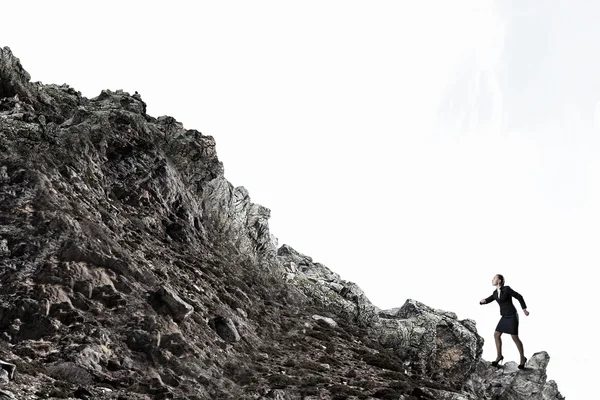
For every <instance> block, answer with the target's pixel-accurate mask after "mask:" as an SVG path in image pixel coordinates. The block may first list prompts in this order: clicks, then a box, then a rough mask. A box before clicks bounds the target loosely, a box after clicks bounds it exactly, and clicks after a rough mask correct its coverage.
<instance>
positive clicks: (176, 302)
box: [154, 286, 194, 323]
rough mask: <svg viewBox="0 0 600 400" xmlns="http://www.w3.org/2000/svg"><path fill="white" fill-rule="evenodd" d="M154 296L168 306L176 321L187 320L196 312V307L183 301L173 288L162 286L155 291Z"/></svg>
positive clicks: (167, 308)
mask: <svg viewBox="0 0 600 400" xmlns="http://www.w3.org/2000/svg"><path fill="white" fill-rule="evenodd" d="M154 296H155V299H156V300H158V301H159V302H160V303H162V304H163V305H165V306H166V310H167V311H168V313H169V314H170V315H171V317H173V321H175V322H178V323H181V322H183V321H185V319H186V318H188V317H189V316H190V315H191V314H192V313H193V312H194V307H192V306H191V305H190V304H188V303H186V302H185V301H183V300H182V299H181V297H179V295H178V294H177V293H175V291H174V290H173V289H171V288H168V287H166V286H162V287H160V288H159V289H158V290H157V291H156V293H154Z"/></svg>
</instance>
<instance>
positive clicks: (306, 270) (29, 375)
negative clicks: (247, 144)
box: [0, 48, 562, 400]
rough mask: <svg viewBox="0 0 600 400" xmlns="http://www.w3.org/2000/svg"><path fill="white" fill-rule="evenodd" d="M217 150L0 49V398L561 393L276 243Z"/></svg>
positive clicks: (534, 365) (434, 314)
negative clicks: (48, 81)
mask: <svg viewBox="0 0 600 400" xmlns="http://www.w3.org/2000/svg"><path fill="white" fill-rule="evenodd" d="M215 147H216V144H215V140H214V138H212V137H211V136H208V135H205V134H202V133H201V132H199V131H196V130H193V129H185V128H184V127H183V125H182V124H181V123H180V122H178V121H177V120H175V119H174V118H172V117H168V116H162V117H159V118H155V117H152V116H150V115H148V114H146V104H145V103H144V102H143V101H142V98H141V96H140V95H139V94H137V93H135V94H133V95H130V94H129V93H126V92H123V91H121V90H116V91H111V90H104V91H102V92H101V93H100V94H99V95H98V96H97V97H95V98H92V99H87V98H85V97H83V96H81V94H80V93H79V92H77V91H76V90H74V89H72V88H70V87H69V86H67V85H60V86H59V85H45V84H42V83H39V82H33V83H32V82H30V76H29V74H28V73H27V72H26V71H25V70H24V69H23V67H22V65H21V63H20V62H19V60H18V59H17V58H16V57H14V55H13V54H12V52H11V51H10V49H8V48H0V285H1V287H2V291H0V333H1V334H0V359H1V360H4V361H5V363H8V364H14V365H16V367H17V369H16V373H15V374H14V377H13V378H14V379H12V380H9V379H8V378H9V377H10V376H9V375H10V373H9V371H8V370H6V369H3V370H2V372H3V374H2V376H0V398H19V399H40V398H48V399H58V398H63V399H72V398H89V399H133V400H137V399H139V400H141V399H145V400H149V399H171V398H177V399H183V398H185V399H192V400H197V399H281V400H296V399H305V400H310V399H319V400H326V399H404V400H416V399H453V400H460V399H469V400H471V399H542V400H548V399H562V396H561V395H560V393H559V391H558V387H557V385H556V383H555V382H553V381H547V380H546V366H547V365H548V362H549V357H548V355H547V354H546V353H538V354H535V355H533V356H531V357H530V360H529V361H528V363H527V369H525V370H518V369H517V368H516V364H514V363H510V362H509V363H507V364H506V366H504V367H503V368H502V369H497V368H493V367H491V365H490V363H489V362H487V361H484V360H482V359H481V348H482V344H483V339H482V338H481V337H480V336H479V335H478V334H477V330H476V326H475V323H474V321H471V320H458V319H457V317H456V315H455V314H454V313H452V312H449V311H443V310H435V309H432V308H430V307H428V306H426V305H424V304H422V303H420V302H418V301H416V300H412V299H409V300H407V301H406V303H405V304H404V305H402V307H398V308H394V309H391V310H379V309H378V308H377V307H375V306H374V305H373V304H371V302H370V301H369V299H368V298H367V297H366V296H365V295H364V293H363V292H362V290H361V289H360V288H359V287H358V286H357V285H355V284H354V283H352V282H348V281H345V280H343V279H341V278H340V276H339V275H338V274H336V273H335V272H333V271H331V270H330V269H329V268H327V267H326V266H324V265H322V264H320V263H318V262H315V261H313V260H312V258H310V257H308V256H306V255H303V254H301V253H300V252H298V251H296V250H294V249H293V248H292V247H290V246H288V245H282V246H281V247H277V246H278V243H277V239H276V238H275V237H274V236H273V235H272V234H271V233H270V230H269V225H268V219H269V215H270V212H269V210H268V209H267V208H265V207H263V206H260V205H257V204H254V203H252V201H251V199H250V196H249V193H248V190H246V189H245V188H243V187H237V188H236V187H233V186H232V185H231V184H230V183H229V182H228V181H227V179H226V178H225V176H224V168H223V165H222V163H221V162H220V161H219V159H218V157H217V154H216V151H215Z"/></svg>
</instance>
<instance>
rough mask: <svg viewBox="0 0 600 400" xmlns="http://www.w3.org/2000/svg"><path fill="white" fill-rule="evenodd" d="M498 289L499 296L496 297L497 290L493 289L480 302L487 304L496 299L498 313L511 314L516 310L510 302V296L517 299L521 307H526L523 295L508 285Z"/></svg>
mask: <svg viewBox="0 0 600 400" xmlns="http://www.w3.org/2000/svg"><path fill="white" fill-rule="evenodd" d="M500 291H501V293H500V298H498V290H494V292H493V293H492V295H491V296H490V297H488V298H487V299H485V300H483V303H481V302H480V304H488V303H491V302H492V301H494V300H496V301H497V302H498V304H499V305H500V315H511V314H515V313H516V312H517V309H516V308H515V306H514V305H513V302H512V298H513V297H514V298H515V299H517V300H519V303H520V304H521V308H522V309H526V308H527V305H526V304H525V300H523V296H521V295H520V294H519V293H517V292H515V291H514V290H512V289H511V287H510V286H502V288H501V289H500Z"/></svg>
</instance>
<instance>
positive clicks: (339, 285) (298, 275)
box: [277, 245, 379, 326]
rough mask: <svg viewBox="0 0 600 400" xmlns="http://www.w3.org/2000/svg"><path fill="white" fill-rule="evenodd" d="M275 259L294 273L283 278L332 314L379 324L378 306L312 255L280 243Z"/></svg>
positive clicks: (369, 324)
mask: <svg viewBox="0 0 600 400" xmlns="http://www.w3.org/2000/svg"><path fill="white" fill-rule="evenodd" d="M277 259H278V261H279V262H280V263H281V264H282V265H283V266H284V268H286V269H287V271H288V272H292V271H295V273H294V274H293V275H284V276H285V277H286V280H287V281H288V282H290V283H291V284H293V285H295V286H296V287H297V288H299V289H300V291H301V292H303V293H304V294H306V295H307V296H309V297H311V298H316V299H318V302H319V303H321V304H323V305H324V306H325V308H326V309H328V310H329V311H331V312H332V313H333V314H334V315H343V316H344V317H345V318H350V319H352V320H353V321H355V322H356V323H357V324H359V325H361V326H373V325H376V324H378V321H379V317H378V315H377V314H378V312H379V309H378V308H377V307H375V306H374V305H373V304H371V302H370V301H369V299H368V298H367V296H365V294H364V292H363V291H362V290H361V289H360V288H359V287H358V286H357V285H356V284H354V283H353V282H347V281H344V280H342V279H341V278H340V276H339V275H338V274H336V273H334V272H332V271H331V270H330V269H329V268H327V267H326V266H324V265H322V264H320V263H314V262H313V261H312V258H310V257H308V256H305V255H303V254H300V253H298V252H297V251H296V250H294V249H293V248H292V247H290V246H288V245H283V246H281V247H280V248H279V249H278V250H277Z"/></svg>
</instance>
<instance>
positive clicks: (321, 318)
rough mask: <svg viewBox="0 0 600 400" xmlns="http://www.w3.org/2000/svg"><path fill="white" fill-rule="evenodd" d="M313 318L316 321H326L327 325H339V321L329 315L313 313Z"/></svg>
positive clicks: (334, 326)
mask: <svg viewBox="0 0 600 400" xmlns="http://www.w3.org/2000/svg"><path fill="white" fill-rule="evenodd" d="M312 319H314V320H315V321H323V322H325V323H326V324H327V325H329V326H330V327H332V328H336V327H337V326H338V324H337V322H335V321H334V320H333V319H331V318H329V317H322V316H320V315H313V316H312Z"/></svg>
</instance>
